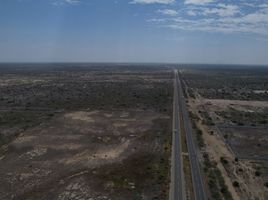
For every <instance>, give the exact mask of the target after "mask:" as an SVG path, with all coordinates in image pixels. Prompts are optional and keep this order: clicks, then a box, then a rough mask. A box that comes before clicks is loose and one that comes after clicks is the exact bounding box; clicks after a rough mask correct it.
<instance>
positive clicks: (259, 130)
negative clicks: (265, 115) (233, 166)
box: [219, 126, 268, 160]
mask: <svg viewBox="0 0 268 200" xmlns="http://www.w3.org/2000/svg"><path fill="white" fill-rule="evenodd" d="M219 129H220V133H221V134H222V136H223V137H224V138H225V141H226V142H227V144H228V145H229V146H230V147H231V148H232V150H233V151H234V152H235V154H236V155H237V157H238V158H242V159H249V160H262V159H263V160H267V159H268V145H267V144H268V133H267V129H268V127H266V126H265V127H241V126H219Z"/></svg>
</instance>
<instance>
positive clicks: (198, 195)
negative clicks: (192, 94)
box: [176, 75, 207, 200]
mask: <svg viewBox="0 0 268 200" xmlns="http://www.w3.org/2000/svg"><path fill="white" fill-rule="evenodd" d="M176 77H177V79H178V80H177V81H176V82H177V83H178V86H177V87H178V104H179V113H180V114H181V115H182V118H183V123H184V128H185V134H186V141H187V147H188V154H189V160H190V165H191V173H192V182H193V189H194V195H195V200H207V197H206V193H205V189H204V183H203V179H202V174H201V170H200V166H199V160H198V156H197V150H196V148H197V146H196V144H195V142H194V139H193V130H192V124H191V121H190V119H189V113H188V111H187V107H186V102H185V99H184V97H183V92H182V85H181V81H180V76H178V75H176Z"/></svg>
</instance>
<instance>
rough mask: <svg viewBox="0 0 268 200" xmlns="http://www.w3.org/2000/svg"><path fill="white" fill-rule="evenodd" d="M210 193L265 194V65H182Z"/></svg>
mask: <svg viewBox="0 0 268 200" xmlns="http://www.w3.org/2000/svg"><path fill="white" fill-rule="evenodd" d="M180 73H181V74H182V78H183V86H184V95H185V96H186V97H187V101H188V106H189V110H190V111H191V115H190V116H191V118H192V121H193V128H194V130H195V133H196V134H195V137H196V141H197V144H198V146H199V151H200V152H201V155H202V157H201V158H200V159H201V163H202V166H203V172H204V175H205V182H206V184H207V188H208V195H209V197H210V199H263V200H264V199H267V198H268V189H267V185H268V173H267V172H268V171H267V167H268V165H267V156H268V151H267V150H268V146H267V140H268V131H267V130H268V118H267V116H268V109H267V108H268V101H267V100H268V99H267V97H268V96H267V94H268V92H267V91H268V83H267V80H268V69H267V68H264V67H263V68H261V67H252V68H250V67H244V68H243V67H241V66H239V67H238V66H233V67H231V66H226V67H223V66H219V67H218V68H216V67H215V68H214V67H213V66H210V67H207V66H203V67H200V66H199V67H194V66H192V67H189V68H183V69H180Z"/></svg>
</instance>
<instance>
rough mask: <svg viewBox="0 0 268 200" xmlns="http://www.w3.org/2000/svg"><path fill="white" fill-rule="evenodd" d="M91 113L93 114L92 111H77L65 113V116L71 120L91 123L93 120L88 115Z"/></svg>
mask: <svg viewBox="0 0 268 200" xmlns="http://www.w3.org/2000/svg"><path fill="white" fill-rule="evenodd" d="M92 114H94V113H92V112H90V113H88V112H83V111H79V112H73V113H68V114H65V117H67V118H71V119H72V120H79V121H85V122H89V123H93V122H95V120H94V119H93V118H92V117H91V116H90V115H92Z"/></svg>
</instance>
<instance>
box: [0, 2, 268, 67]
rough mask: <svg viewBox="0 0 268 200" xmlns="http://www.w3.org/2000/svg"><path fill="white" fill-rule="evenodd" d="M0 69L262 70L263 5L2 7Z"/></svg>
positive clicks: (266, 18) (266, 20) (267, 56)
mask: <svg viewBox="0 0 268 200" xmlns="http://www.w3.org/2000/svg"><path fill="white" fill-rule="evenodd" d="M0 62H139V63H141V62H153V63H202V64H205V63H209V64H261V65H268V0H254V1H253V0H0Z"/></svg>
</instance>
